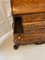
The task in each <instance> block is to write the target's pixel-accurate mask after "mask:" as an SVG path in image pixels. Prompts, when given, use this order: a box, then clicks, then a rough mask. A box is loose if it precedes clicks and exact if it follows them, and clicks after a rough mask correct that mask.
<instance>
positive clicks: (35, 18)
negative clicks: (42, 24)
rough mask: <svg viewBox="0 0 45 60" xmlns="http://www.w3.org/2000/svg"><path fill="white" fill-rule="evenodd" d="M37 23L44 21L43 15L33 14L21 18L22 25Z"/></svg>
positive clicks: (44, 16) (44, 14)
mask: <svg viewBox="0 0 45 60" xmlns="http://www.w3.org/2000/svg"><path fill="white" fill-rule="evenodd" d="M38 21H45V13H33V14H29V15H23V16H22V22H23V23H29V22H30V23H31V22H38Z"/></svg>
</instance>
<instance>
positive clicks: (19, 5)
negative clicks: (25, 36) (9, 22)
mask: <svg viewBox="0 0 45 60" xmlns="http://www.w3.org/2000/svg"><path fill="white" fill-rule="evenodd" d="M11 4H12V12H13V14H14V15H15V14H24V13H32V12H45V0H11Z"/></svg>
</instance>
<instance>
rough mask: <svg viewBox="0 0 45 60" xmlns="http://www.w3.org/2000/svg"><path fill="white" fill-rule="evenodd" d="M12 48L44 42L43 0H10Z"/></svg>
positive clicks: (44, 0)
mask: <svg viewBox="0 0 45 60" xmlns="http://www.w3.org/2000/svg"><path fill="white" fill-rule="evenodd" d="M11 10H12V16H13V30H14V33H13V34H14V40H13V41H14V44H15V45H14V48H17V47H18V46H19V45H23V44H31V43H35V44H41V43H44V42H45V0H11Z"/></svg>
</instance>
